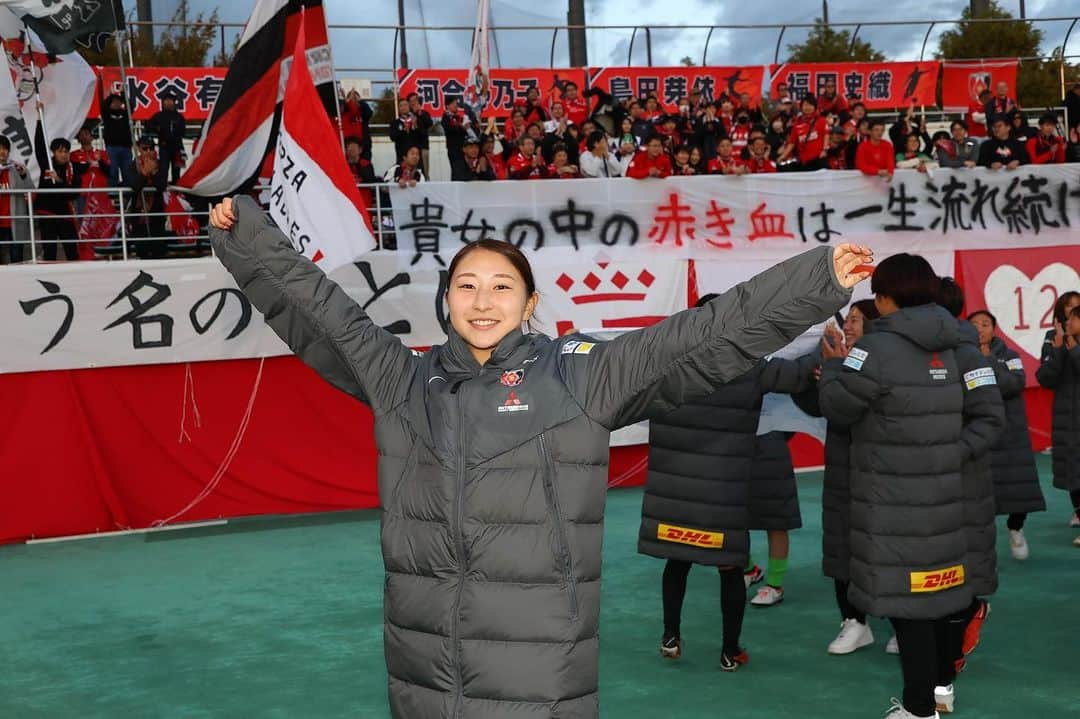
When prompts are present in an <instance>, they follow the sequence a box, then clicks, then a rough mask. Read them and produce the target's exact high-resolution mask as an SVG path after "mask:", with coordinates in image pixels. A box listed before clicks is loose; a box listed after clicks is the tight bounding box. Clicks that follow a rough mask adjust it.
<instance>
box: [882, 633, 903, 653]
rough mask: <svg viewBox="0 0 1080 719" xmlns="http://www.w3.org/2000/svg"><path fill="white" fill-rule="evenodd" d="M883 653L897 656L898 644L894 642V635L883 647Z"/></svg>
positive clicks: (898, 651)
mask: <svg viewBox="0 0 1080 719" xmlns="http://www.w3.org/2000/svg"><path fill="white" fill-rule="evenodd" d="M885 653H886V654H899V653H900V642H898V641H896V635H895V634H893V635H892V638H891V639H889V642H888V643H887V644H886V645H885Z"/></svg>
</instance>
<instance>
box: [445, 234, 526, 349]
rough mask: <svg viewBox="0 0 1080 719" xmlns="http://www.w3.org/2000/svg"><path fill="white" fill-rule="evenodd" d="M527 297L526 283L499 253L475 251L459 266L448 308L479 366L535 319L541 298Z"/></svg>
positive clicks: (452, 323) (459, 332) (451, 289)
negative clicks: (507, 339)
mask: <svg viewBox="0 0 1080 719" xmlns="http://www.w3.org/2000/svg"><path fill="white" fill-rule="evenodd" d="M527 293H528V290H527V289H526V286H525V279H524V278H523V277H522V276H521V274H520V273H519V272H518V271H517V270H516V269H515V268H514V265H513V264H511V262H510V260H508V259H506V258H505V257H503V256H502V255H500V254H498V253H497V252H491V251H490V250H473V251H472V252H470V253H469V254H468V255H466V256H465V258H464V259H462V260H461V262H459V263H458V265H457V267H456V268H455V270H454V276H453V277H451V278H450V289H448V290H447V292H446V304H447V307H448V308H449V310H450V324H451V325H452V326H453V327H454V329H455V330H456V331H457V333H458V334H459V335H460V336H461V338H462V339H464V340H465V342H466V343H467V344H468V345H469V348H470V349H471V350H472V353H473V356H474V357H476V360H477V362H479V363H480V364H483V363H484V362H487V360H488V358H489V357H490V356H491V352H492V350H494V349H495V347H496V345H498V344H499V342H500V341H501V340H502V338H503V337H506V335H508V334H509V333H510V332H512V331H514V330H515V329H519V328H520V327H521V324H522V323H523V322H526V321H528V319H529V318H530V317H532V313H533V310H535V309H536V303H537V301H538V300H539V299H540V295H538V294H537V293H535V292H534V293H533V294H532V296H531V297H530V296H528V294H527Z"/></svg>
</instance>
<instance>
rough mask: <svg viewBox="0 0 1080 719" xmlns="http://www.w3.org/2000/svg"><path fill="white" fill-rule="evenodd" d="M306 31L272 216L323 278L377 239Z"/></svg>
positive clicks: (291, 88) (281, 140) (288, 95)
mask: <svg viewBox="0 0 1080 719" xmlns="http://www.w3.org/2000/svg"><path fill="white" fill-rule="evenodd" d="M304 49H305V44H304V30H303V26H301V29H300V32H299V34H298V35H297V38H296V48H295V49H294V51H293V56H292V62H291V64H290V65H288V66H283V67H282V74H285V73H288V80H287V81H286V84H285V101H284V104H283V107H282V112H281V129H280V131H279V132H278V140H277V150H276V151H275V153H274V175H273V181H272V182H271V189H270V216H271V217H272V218H273V219H274V221H275V222H276V223H277V224H278V227H280V228H281V230H282V231H283V232H284V233H285V234H286V235H288V237H289V239H290V240H292V243H293V247H295V248H296V250H297V251H298V252H300V253H301V254H303V255H304V256H305V257H307V258H308V259H310V260H311V261H312V262H314V263H316V264H317V265H318V266H319V267H320V268H322V269H323V270H324V271H325V272H327V273H329V272H333V271H334V270H335V269H337V268H338V267H341V266H343V265H347V264H349V263H350V262H353V261H355V260H356V259H357V258H359V257H360V256H361V255H363V254H365V253H366V252H368V251H370V250H372V249H374V248H375V237H374V235H373V234H372V231H371V225H370V224H369V223H368V219H367V212H366V210H365V208H364V203H363V200H361V198H360V191H359V189H358V188H357V186H356V180H355V179H354V178H353V175H352V172H351V171H350V170H349V166H348V164H347V163H346V161H345V153H344V152H342V149H341V143H340V140H339V138H338V133H337V131H336V130H335V129H334V125H333V124H332V123H331V122H330V116H329V115H327V114H326V110H325V109H324V108H323V106H322V103H321V102H320V101H319V94H318V91H316V89H315V83H314V81H313V80H312V78H311V72H310V71H309V70H308V64H307V62H306V61H305V54H304Z"/></svg>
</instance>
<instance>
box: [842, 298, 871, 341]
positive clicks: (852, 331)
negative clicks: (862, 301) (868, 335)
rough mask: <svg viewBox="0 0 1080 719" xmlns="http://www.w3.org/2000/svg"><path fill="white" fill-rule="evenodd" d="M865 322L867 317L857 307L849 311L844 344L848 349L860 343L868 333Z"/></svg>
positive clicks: (845, 325)
mask: <svg viewBox="0 0 1080 719" xmlns="http://www.w3.org/2000/svg"><path fill="white" fill-rule="evenodd" d="M865 321H866V317H864V316H863V313H862V312H860V311H859V309H858V308H857V307H852V308H851V309H850V310H848V313H847V317H845V318H844V342H845V343H846V344H847V346H848V347H851V346H852V345H853V344H855V343H856V342H858V341H859V338H860V337H862V336H863V334H864V333H865V332H866V328H865V326H864V324H863V323H864V322H865Z"/></svg>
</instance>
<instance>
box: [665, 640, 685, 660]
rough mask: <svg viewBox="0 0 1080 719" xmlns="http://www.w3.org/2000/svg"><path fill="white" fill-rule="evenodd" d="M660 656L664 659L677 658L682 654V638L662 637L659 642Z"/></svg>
mask: <svg viewBox="0 0 1080 719" xmlns="http://www.w3.org/2000/svg"><path fill="white" fill-rule="evenodd" d="M660 656H662V657H663V658H664V659H678V658H679V657H681V656H682V639H680V638H679V637H664V639H663V641H661V642H660Z"/></svg>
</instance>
